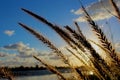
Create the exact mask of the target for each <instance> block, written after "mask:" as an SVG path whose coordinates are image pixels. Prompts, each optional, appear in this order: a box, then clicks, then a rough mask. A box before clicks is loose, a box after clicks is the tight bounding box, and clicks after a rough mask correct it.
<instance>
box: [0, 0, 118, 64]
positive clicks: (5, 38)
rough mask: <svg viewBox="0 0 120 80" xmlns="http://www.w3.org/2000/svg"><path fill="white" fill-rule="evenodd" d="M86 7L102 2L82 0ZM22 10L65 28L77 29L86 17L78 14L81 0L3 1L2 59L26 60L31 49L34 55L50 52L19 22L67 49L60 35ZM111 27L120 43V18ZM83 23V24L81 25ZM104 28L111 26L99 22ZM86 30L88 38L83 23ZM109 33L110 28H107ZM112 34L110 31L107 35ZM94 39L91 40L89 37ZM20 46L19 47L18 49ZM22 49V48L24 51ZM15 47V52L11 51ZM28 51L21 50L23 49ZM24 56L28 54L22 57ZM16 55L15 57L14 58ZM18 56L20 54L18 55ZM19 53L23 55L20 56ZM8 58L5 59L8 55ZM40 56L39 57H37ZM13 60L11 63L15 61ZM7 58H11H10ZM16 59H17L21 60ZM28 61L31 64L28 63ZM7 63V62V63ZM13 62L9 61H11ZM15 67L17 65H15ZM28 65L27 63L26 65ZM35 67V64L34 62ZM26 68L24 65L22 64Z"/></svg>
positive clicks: (0, 22)
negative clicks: (75, 21)
mask: <svg viewBox="0 0 120 80" xmlns="http://www.w3.org/2000/svg"><path fill="white" fill-rule="evenodd" d="M81 1H82V3H83V5H85V6H88V5H91V4H92V3H95V2H97V1H98V0H81ZM21 8H25V9H28V10H30V11H33V12H34V13H37V14H38V15H41V16H43V17H45V18H46V19H48V20H49V21H51V22H53V23H55V24H58V25H60V26H65V25H73V20H75V19H77V18H78V17H79V16H80V15H79V14H82V13H78V14H76V13H75V12H77V10H78V9H79V8H80V3H79V0H59V1H58V0H36V1H35V0H34V1H33V0H29V1H28V0H0V10H1V12H0V27H1V29H0V47H1V49H0V52H1V55H3V56H4V53H6V54H7V55H9V54H12V57H13V56H14V57H16V54H17V58H18V57H20V56H21V55H22V58H23V57H25V53H27V58H28V56H30V55H28V53H29V52H26V51H25V50H28V49H30V50H31V52H32V51H33V52H35V53H37V52H36V51H35V50H36V49H37V50H38V51H45V50H48V48H46V46H44V45H43V44H42V43H41V42H40V41H38V40H37V39H36V38H34V36H32V35H31V34H29V33H28V32H27V31H25V30H24V29H22V28H21V27H20V26H19V25H18V22H23V23H24V24H27V25H29V26H31V27H32V28H34V29H35V30H37V31H38V32H39V31H40V32H41V33H42V34H43V35H45V36H47V37H48V38H49V39H50V40H51V41H53V42H55V45H56V46H58V47H61V46H65V44H64V43H63V41H62V40H61V39H60V37H58V35H57V34H56V33H55V32H54V31H53V30H51V29H50V28H48V27H47V26H46V25H44V24H42V23H41V22H39V21H37V20H35V19H34V18H32V17H31V16H29V15H28V14H26V13H24V12H23V11H22V10H21ZM109 21H110V22H111V23H110V25H111V26H114V28H113V27H112V28H111V29H112V30H113V31H112V32H113V33H115V34H116V35H115V36H114V37H115V41H119V35H117V34H118V32H119V29H120V28H118V26H117V25H119V22H118V21H117V19H116V18H110V19H109ZM78 22H79V21H78ZM98 23H99V24H100V25H104V26H108V25H106V24H105V22H104V21H103V20H101V21H98ZM80 25H81V26H82V29H83V31H84V33H85V34H86V35H88V34H87V33H86V32H85V31H86V29H87V28H86V24H85V23H84V22H80ZM84 26H85V27H84ZM105 29H107V30H108V28H105ZM106 32H108V31H106ZM89 37H91V36H89ZM5 46H9V49H8V47H7V50H5V49H3V47H5ZM16 46H17V47H16ZM21 46H22V48H21ZM10 47H12V48H10ZM23 48H24V49H25V50H21V49H23ZM21 52H24V53H21ZM13 53H14V55H13ZM15 53H16V54H15ZM19 53H20V54H21V55H19ZM6 54H5V55H6ZM37 55H38V54H37ZM12 57H11V61H12ZM6 58H7V57H6ZM17 58H16V59H17ZM20 59H21V58H20ZM26 61H28V60H26ZM3 62H4V61H3ZM8 62H9V61H8ZM13 62H14V64H15V61H13ZM23 63H24V62H23ZM33 63H34V61H33ZM21 64H22V62H21Z"/></svg>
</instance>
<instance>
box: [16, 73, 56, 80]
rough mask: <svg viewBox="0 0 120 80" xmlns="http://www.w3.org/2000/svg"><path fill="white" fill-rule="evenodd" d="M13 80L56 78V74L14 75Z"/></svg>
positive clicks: (53, 79) (49, 79) (50, 79)
mask: <svg viewBox="0 0 120 80" xmlns="http://www.w3.org/2000/svg"><path fill="white" fill-rule="evenodd" d="M15 80H58V78H57V76H56V75H54V74H51V75H41V76H21V77H15Z"/></svg>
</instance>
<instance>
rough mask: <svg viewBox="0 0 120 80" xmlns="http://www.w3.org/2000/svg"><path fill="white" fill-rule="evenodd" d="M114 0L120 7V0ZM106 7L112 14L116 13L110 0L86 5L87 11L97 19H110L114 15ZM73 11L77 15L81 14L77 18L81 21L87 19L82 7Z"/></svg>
mask: <svg viewBox="0 0 120 80" xmlns="http://www.w3.org/2000/svg"><path fill="white" fill-rule="evenodd" d="M114 1H115V2H116V4H117V6H118V7H119V8H120V0H114ZM106 9H107V10H109V11H110V12H111V13H112V14H115V11H114V9H113V7H112V6H111V4H110V2H109V0H101V1H99V2H95V3H93V4H91V5H89V6H87V7H86V10H87V12H88V13H89V14H90V16H91V17H92V19H93V20H95V21H97V20H104V19H109V18H111V17H112V16H113V15H111V14H110V13H109V12H108V11H107V10H106ZM73 13H74V14H76V15H80V16H79V17H78V18H77V19H75V20H76V21H79V22H84V21H86V20H85V17H84V15H83V14H84V12H83V11H82V9H81V8H80V9H78V10H77V11H74V12H73Z"/></svg>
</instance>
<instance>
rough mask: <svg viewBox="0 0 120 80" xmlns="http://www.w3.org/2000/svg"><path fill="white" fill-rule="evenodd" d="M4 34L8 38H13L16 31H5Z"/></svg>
mask: <svg viewBox="0 0 120 80" xmlns="http://www.w3.org/2000/svg"><path fill="white" fill-rule="evenodd" d="M4 33H5V34H6V35H8V36H12V35H13V34H14V33H15V31H14V30H5V31H4Z"/></svg>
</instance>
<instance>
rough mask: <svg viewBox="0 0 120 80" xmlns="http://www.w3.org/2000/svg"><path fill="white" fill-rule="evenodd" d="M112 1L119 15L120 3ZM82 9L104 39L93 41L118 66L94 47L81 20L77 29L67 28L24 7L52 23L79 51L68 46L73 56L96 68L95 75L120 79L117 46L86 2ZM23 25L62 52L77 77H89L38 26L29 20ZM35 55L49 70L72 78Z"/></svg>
mask: <svg viewBox="0 0 120 80" xmlns="http://www.w3.org/2000/svg"><path fill="white" fill-rule="evenodd" d="M111 1H113V0H111ZM111 3H112V6H113V7H114V8H115V11H116V12H117V16H118V17H119V10H118V7H117V6H116V5H115V3H114V1H113V2H111ZM82 9H83V11H84V14H85V17H86V20H87V22H88V23H89V25H90V27H91V28H92V30H93V32H94V34H96V36H97V37H98V40H99V41H100V43H99V44H97V43H95V42H94V41H91V42H92V43H94V44H96V45H97V46H98V47H99V48H101V49H102V50H103V51H104V52H105V54H106V55H107V58H109V59H110V60H111V61H113V62H112V63H113V64H112V65H113V66H114V67H112V66H111V65H109V64H108V62H107V61H106V60H105V59H103V58H102V56H101V55H100V54H99V53H98V52H97V51H96V50H95V49H94V47H93V46H92V45H91V43H90V42H89V41H90V40H88V39H87V38H86V37H85V36H84V34H83V33H82V30H81V29H80V26H79V25H78V23H77V22H74V24H75V27H76V28H77V30H74V29H72V28H71V27H70V26H68V25H67V26H64V29H63V28H61V26H58V25H56V24H53V23H51V22H49V21H48V20H46V19H45V18H43V17H41V16H39V15H37V14H35V13H33V12H31V11H29V10H27V9H23V8H22V10H23V11H24V12H26V13H27V14H29V15H31V16H33V17H34V18H35V19H38V20H39V21H40V22H42V23H44V24H46V25H48V27H50V28H51V29H52V30H54V31H55V32H56V33H57V34H58V35H59V36H60V37H61V38H62V39H63V40H64V41H65V42H66V43H67V44H68V45H69V47H70V48H72V49H73V50H75V51H72V50H70V49H69V48H66V50H67V51H68V52H69V53H71V54H72V55H73V56H75V58H77V59H78V60H79V61H80V63H82V64H84V66H85V67H86V68H87V69H90V70H93V71H94V75H96V76H97V77H98V78H99V80H118V79H119V76H120V73H119V72H120V60H119V58H118V56H117V53H116V52H115V48H114V47H113V46H112V43H111V42H110V41H109V40H108V39H107V37H106V35H105V34H104V33H103V31H102V29H100V27H99V26H98V25H97V24H96V23H95V22H94V21H93V20H92V18H91V17H90V15H89V14H88V13H87V11H86V10H85V8H84V7H83V5H82ZM19 25H20V26H22V27H23V28H24V29H26V30H27V31H29V32H30V33H31V34H32V35H34V36H35V37H36V38H37V39H39V40H40V41H42V42H43V43H44V44H46V45H47V47H49V48H50V49H52V50H53V51H54V52H55V53H56V54H57V55H58V56H60V57H61V58H62V59H63V61H64V63H66V64H67V65H68V66H69V67H70V68H71V69H72V70H73V72H74V73H75V74H76V77H77V78H76V80H88V79H89V78H88V76H86V75H83V73H82V71H81V70H79V68H75V67H74V66H73V65H72V64H70V61H71V60H70V59H69V58H68V57H67V56H66V55H65V54H64V53H63V52H62V51H60V50H59V49H58V48H57V47H56V46H55V45H54V44H53V43H52V42H51V41H49V39H47V38H45V37H44V36H43V35H41V34H40V33H38V32H37V31H35V30H34V29H32V28H30V27H28V26H26V25H25V24H22V23H19ZM33 57H34V58H35V59H37V60H38V61H40V62H41V63H42V64H43V65H45V66H46V67H47V68H48V70H50V71H51V72H53V73H55V74H57V75H58V76H60V77H61V78H62V79H63V80H69V79H66V78H65V77H64V76H63V75H62V74H61V73H60V72H59V71H58V70H57V69H55V68H54V67H53V66H51V65H49V64H48V63H46V62H45V61H42V60H41V59H40V58H38V57H36V56H33ZM86 58H87V59H88V60H89V62H88V60H87V59H86ZM115 70H116V71H115Z"/></svg>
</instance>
